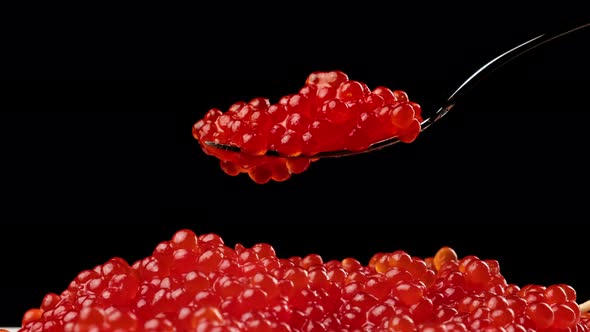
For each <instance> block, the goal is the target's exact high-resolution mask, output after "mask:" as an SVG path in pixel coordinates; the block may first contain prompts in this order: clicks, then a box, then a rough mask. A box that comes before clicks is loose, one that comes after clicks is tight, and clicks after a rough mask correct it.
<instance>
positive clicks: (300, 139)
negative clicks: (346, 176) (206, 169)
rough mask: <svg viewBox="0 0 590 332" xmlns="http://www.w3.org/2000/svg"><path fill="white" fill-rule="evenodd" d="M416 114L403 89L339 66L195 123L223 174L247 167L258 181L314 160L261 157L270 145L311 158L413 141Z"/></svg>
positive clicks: (197, 134) (297, 170)
mask: <svg viewBox="0 0 590 332" xmlns="http://www.w3.org/2000/svg"><path fill="white" fill-rule="evenodd" d="M421 113H422V110H421V108H420V105H419V104H417V103H415V102H413V101H410V99H409V98H408V95H407V93H406V92H404V91H402V90H391V89H389V88H387V87H384V86H378V87H376V88H375V89H373V90H371V89H369V87H368V86H367V84H365V83H364V82H361V81H356V80H350V79H349V78H348V75H347V74H345V73H343V72H342V71H330V72H313V73H311V74H310V75H309V76H308V78H307V79H306V82H305V85H304V86H303V87H302V88H301V89H300V90H299V92H297V93H294V94H290V95H286V96H284V97H282V98H281V99H280V100H279V101H278V102H277V103H276V104H272V105H271V103H270V101H269V100H268V99H267V98H262V97H258V98H254V99H252V100H250V101H249V102H244V101H242V102H236V103H234V104H233V105H231V106H230V107H229V109H228V110H227V111H226V112H222V111H221V110H220V109H217V108H213V109H211V110H209V111H208V112H207V113H206V115H205V116H204V117H203V118H202V119H200V120H199V121H197V122H196V123H195V124H194V126H193V136H194V137H195V138H196V139H197V140H198V141H199V143H200V146H201V148H202V149H203V151H204V152H205V153H207V154H209V155H213V156H215V157H217V158H218V159H219V160H220V163H221V168H222V170H223V171H224V172H225V173H227V174H229V175H238V174H240V173H247V174H248V175H249V176H250V177H251V178H252V180H254V181H255V182H256V183H266V182H269V181H270V180H274V181H284V180H287V179H289V178H290V176H291V174H297V173H300V172H303V171H304V170H305V169H307V167H308V166H309V163H310V162H311V160H313V159H309V158H301V159H286V158H276V157H275V158H265V157H262V156H263V155H265V154H267V152H268V151H272V152H274V153H275V154H276V155H278V156H279V157H301V156H308V157H313V156H314V155H317V154H318V153H321V152H326V151H335V150H348V151H361V150H365V149H367V148H368V147H369V146H370V145H372V144H374V143H376V142H379V141H382V140H384V139H388V138H392V137H397V138H398V139H399V140H400V141H401V142H405V143H410V142H412V141H414V140H415V139H416V137H417V136H418V134H419V133H420V129H421V125H420V124H421V122H422V116H421ZM204 142H213V143H216V144H223V145H225V146H232V147H235V148H238V149H239V151H241V152H242V153H240V154H238V153H235V152H234V153H232V152H231V151H227V150H220V149H217V148H213V147H211V146H209V145H206V144H204ZM294 160H297V161H294Z"/></svg>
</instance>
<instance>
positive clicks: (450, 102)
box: [422, 22, 590, 130]
mask: <svg viewBox="0 0 590 332" xmlns="http://www.w3.org/2000/svg"><path fill="white" fill-rule="evenodd" d="M587 27H590V22H589V23H584V24H581V25H577V26H575V27H573V28H571V27H570V28H569V29H567V30H559V31H556V32H549V33H544V34H541V35H538V36H536V37H534V38H531V39H529V40H527V41H525V42H524V43H522V44H520V45H518V46H515V47H513V48H511V49H509V50H508V51H506V52H504V53H502V54H500V55H498V56H497V57H495V58H494V59H492V60H491V61H489V62H488V63H486V64H485V65H483V66H482V67H481V68H479V69H478V70H477V71H476V72H475V73H473V74H472V75H471V76H470V77H469V78H468V79H467V80H465V81H464V82H463V83H462V84H461V85H460V86H459V87H458V88H457V89H456V90H455V92H453V93H452V94H451V95H450V96H449V97H448V98H447V100H446V102H445V104H444V105H443V106H442V107H440V108H439V109H438V110H437V111H436V112H435V113H434V114H433V115H432V116H430V117H428V118H427V119H425V120H424V121H423V122H422V130H424V129H426V128H427V127H428V126H430V125H431V124H433V123H435V122H436V121H438V120H439V119H440V118H442V117H443V116H444V115H445V114H447V113H448V112H449V111H450V110H451V109H452V108H453V107H454V106H455V105H456V103H457V101H458V100H459V99H460V98H461V97H462V96H463V95H465V94H466V92H468V91H469V90H471V89H472V88H473V87H475V86H476V85H477V83H479V81H481V79H483V78H484V77H486V76H488V75H490V74H491V73H493V72H494V71H496V70H497V69H499V68H500V67H502V66H504V65H506V64H508V63H510V62H511V61H512V60H514V59H516V58H518V57H520V56H521V55H523V54H525V53H528V52H529V51H531V50H533V49H535V48H537V47H539V46H541V45H543V44H546V43H548V42H550V41H552V40H555V39H558V38H561V37H563V36H566V35H569V34H571V33H573V32H575V31H578V30H581V29H584V28H587Z"/></svg>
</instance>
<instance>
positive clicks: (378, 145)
mask: <svg viewBox="0 0 590 332" xmlns="http://www.w3.org/2000/svg"><path fill="white" fill-rule="evenodd" d="M589 26H590V23H586V24H582V25H579V26H576V27H574V28H571V29H569V30H566V31H559V32H554V33H545V34H542V35H539V36H537V37H534V38H532V39H530V40H527V41H526V42H524V43H522V44H520V45H518V46H516V47H514V48H512V49H510V50H508V51H506V52H504V53H502V54H500V55H499V56H497V57H496V58H494V59H492V60H491V61H489V62H488V63H486V64H485V65H484V66H482V67H481V68H480V69H478V70H477V71H476V72H475V73H473V74H472V75H471V76H470V77H469V78H468V79H467V80H465V81H464V82H463V83H462V84H461V85H460V86H459V88H457V89H456V90H455V91H454V92H453V93H452V94H451V95H450V96H449V98H448V99H447V100H446V102H445V103H444V105H442V106H441V107H440V108H438V109H437V110H435V111H433V112H431V114H426V112H423V113H422V117H421V121H420V125H421V126H420V129H419V131H420V132H423V131H424V130H426V129H427V128H429V127H430V126H431V125H432V124H434V123H435V122H437V121H439V120H440V119H441V118H442V117H444V116H445V115H446V114H447V113H448V112H449V111H450V110H451V109H453V107H454V106H455V105H456V104H457V102H458V101H459V100H460V99H461V97H462V96H464V95H465V94H466V92H468V91H469V90H470V89H471V88H472V87H474V86H475V85H476V84H477V83H478V82H479V81H480V79H482V78H484V77H485V76H487V75H489V74H490V73H492V72H493V71H495V70H496V69H498V68H500V67H501V66H503V65H506V64H507V63H509V62H510V61H512V60H514V59H515V58H517V57H519V56H521V55H523V54H525V53H527V52H529V51H531V50H533V49H535V48H537V47H538V46H541V45H543V44H545V43H548V42H550V41H552V40H555V39H558V38H560V37H563V36H566V35H569V34H570V33H572V32H575V31H578V30H580V29H583V28H586V27H589ZM400 142H402V140H401V139H400V137H399V136H397V135H396V136H392V137H389V138H386V139H381V140H378V141H376V142H374V143H372V144H370V145H369V146H368V147H367V148H365V149H360V150H329V151H320V152H317V153H313V154H298V155H295V156H288V155H284V154H281V153H279V152H278V151H274V150H268V151H266V153H265V154H263V155H262V156H263V157H280V158H289V159H293V158H306V159H311V160H316V159H320V158H332V157H344V156H351V155H357V154H361V153H368V152H372V151H376V150H380V149H383V148H386V147H389V146H392V145H394V144H397V143H400ZM202 144H203V145H204V146H205V147H206V148H208V149H214V150H220V151H227V152H233V153H238V154H242V155H244V156H245V157H247V156H248V155H249V153H247V152H245V151H243V150H242V149H240V147H238V146H236V145H230V144H224V143H220V142H218V141H210V140H205V141H203V142H202ZM252 157H254V156H252ZM256 157H261V156H256Z"/></svg>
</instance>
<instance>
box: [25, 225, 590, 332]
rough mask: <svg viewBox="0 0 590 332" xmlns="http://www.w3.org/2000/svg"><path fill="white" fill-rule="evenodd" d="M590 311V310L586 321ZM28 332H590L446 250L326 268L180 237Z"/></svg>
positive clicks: (567, 293)
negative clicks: (432, 253) (433, 253)
mask: <svg viewBox="0 0 590 332" xmlns="http://www.w3.org/2000/svg"><path fill="white" fill-rule="evenodd" d="M584 310H587V309H584ZM22 326H23V327H22V328H21V329H20V332H41V331H43V332H62V331H63V332H86V331H88V332H90V331H93V332H101V331H105V332H111V331H112V332H115V331H116V332H172V331H177V332H181V331H182V332H240V331H241V332H323V331H333V332H352V331H359V332H360V331H368V332H371V331H375V332H378V331H379V332H381V331H382V332H386V331H394V332H412V331H416V332H462V331H482V332H533V331H535V332H559V331H563V332H588V331H590V315H589V314H588V313H587V312H582V311H581V310H580V308H579V307H578V305H577V304H576V292H575V290H574V289H573V288H572V287H571V286H568V285H567V284H555V285H549V286H543V285H535V284H530V285H525V286H523V287H519V286H518V285H516V284H509V283H507V281H506V280H505V278H504V277H503V276H502V274H501V273H500V266H499V263H498V261H496V260H491V259H480V258H478V257H477V256H474V255H469V256H464V257H462V258H459V257H458V256H457V254H456V253H455V251H454V250H453V249H451V248H449V247H443V248H441V249H440V250H439V251H438V252H436V254H435V255H434V256H433V257H427V258H424V259H422V258H419V257H415V256H414V257H413V256H410V255H409V254H408V253H406V252H404V251H401V250H398V251H393V252H387V253H376V254H375V255H374V256H373V257H372V258H371V259H370V261H369V262H368V263H367V264H366V265H364V264H362V263H361V262H360V261H358V260H356V259H354V258H350V257H349V258H344V259H342V260H329V261H324V260H323V259H322V257H321V256H320V255H319V254H313V253H312V254H308V255H307V256H302V257H290V258H281V257H278V256H277V255H276V253H275V250H274V249H273V247H272V246H271V245H269V244H266V243H259V244H255V245H253V246H251V247H245V246H243V245H241V244H236V245H235V246H234V247H229V246H227V245H225V244H224V242H223V240H222V238H221V237H220V236H218V235H216V234H203V235H200V236H196V235H195V233H194V232H193V231H191V230H188V229H183V230H179V231H177V232H176V233H175V234H174V235H173V236H172V238H171V239H170V240H166V241H163V242H161V243H159V244H158V245H157V246H156V248H155V249H154V251H153V253H152V254H151V256H148V257H145V258H143V259H141V260H139V261H137V262H135V263H134V264H132V265H129V264H128V263H126V261H125V260H123V259H121V258H118V257H115V258H112V259H110V260H108V261H107V262H105V263H104V264H102V265H99V266H96V267H95V268H93V269H90V270H85V271H82V272H80V273H79V274H78V275H77V276H76V277H75V278H74V280H73V281H72V282H71V283H70V285H69V287H68V288H67V289H66V290H64V291H63V292H61V294H57V293H49V294H47V295H46V296H45V297H44V298H43V299H42V301H41V304H40V306H39V307H38V308H33V309H29V310H28V311H27V312H26V313H25V314H24V316H23V319H22Z"/></svg>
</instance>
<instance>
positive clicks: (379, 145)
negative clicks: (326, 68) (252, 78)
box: [193, 23, 590, 183]
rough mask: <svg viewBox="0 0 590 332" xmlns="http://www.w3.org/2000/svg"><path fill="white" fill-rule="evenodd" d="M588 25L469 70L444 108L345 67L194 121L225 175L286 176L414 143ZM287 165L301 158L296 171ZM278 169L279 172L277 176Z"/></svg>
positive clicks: (540, 39) (262, 179)
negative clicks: (535, 55) (487, 84)
mask: <svg viewBox="0 0 590 332" xmlns="http://www.w3.org/2000/svg"><path fill="white" fill-rule="evenodd" d="M588 26H590V23H587V24H583V25H580V26H577V27H575V28H572V29H569V30H566V31H565V32H564V31H559V32H555V33H547V34H543V35H539V36H537V37H535V38H532V39H530V40H528V41H526V42H524V43H522V44H520V45H518V46H516V47H514V48H512V49H510V50H508V51H506V52H505V53H503V54H501V55H499V56H498V57H496V58H494V59H493V60H492V61H490V62H488V63H487V64H485V65H484V66H482V67H481V68H480V69H479V70H477V71H476V72H475V73H474V74H473V75H471V76H470V77H469V78H468V79H467V80H466V81H465V82H464V83H463V84H461V85H460V86H459V88H458V89H457V90H456V91H455V92H454V93H453V94H451V95H450V97H449V98H448V99H447V100H446V102H445V103H444V104H443V106H441V107H440V108H439V109H437V110H435V111H433V112H432V111H431V112H430V113H426V112H422V108H421V107H420V105H419V104H418V103H416V102H414V101H411V100H410V99H409V97H408V95H407V94H406V93H405V92H404V91H402V90H391V89H389V88H387V87H377V88H375V89H373V90H371V89H369V87H368V86H367V85H366V84H364V83H363V82H361V81H356V80H350V79H349V78H348V76H347V75H346V74H345V73H343V72H341V71H332V72H315V73H312V74H311V75H309V77H308V78H307V80H306V84H305V86H303V88H301V90H300V91H299V92H298V93H295V94H292V95H287V96H285V97H283V98H282V99H281V100H280V101H279V102H278V103H277V104H273V105H271V104H270V102H269V101H268V99H265V98H255V99H253V100H251V101H250V102H247V103H246V102H239V103H236V104H234V105H232V106H231V107H230V108H229V110H228V111H227V112H225V113H224V112H221V110H219V109H212V110H210V111H209V112H208V113H207V114H206V115H205V117H204V118H203V119H201V120H199V121H198V122H197V123H196V124H195V125H194V127H193V135H194V137H195V138H196V139H197V140H198V141H199V143H200V145H201V147H202V149H203V151H204V152H205V153H207V154H210V155H213V156H215V157H217V158H219V159H220V162H221V167H222V169H224V171H225V172H226V173H227V174H230V175H237V174H240V173H248V174H249V175H250V177H251V178H252V179H253V180H254V181H255V182H258V183H266V182H268V181H270V180H276V181H282V180H286V179H288V178H289V177H290V174H292V173H297V171H303V170H305V169H306V168H307V166H309V163H311V162H312V161H315V160H318V159H320V158H328V157H343V156H350V155H356V154H359V153H367V152H372V151H375V150H379V149H383V148H385V147H388V146H391V145H393V144H396V143H400V142H405V143H411V142H413V141H414V140H415V139H416V138H417V137H418V135H419V134H420V133H421V132H423V131H424V130H426V129H427V128H428V127H429V126H430V125H432V124H433V123H435V122H437V121H438V120H440V119H441V118H442V117H443V116H444V115H445V114H447V113H448V112H449V111H450V110H451V109H452V108H453V107H454V106H455V105H456V103H457V101H458V100H459V99H461V98H462V96H464V95H465V94H466V93H467V92H468V91H469V90H470V89H471V88H472V87H473V86H474V85H476V84H477V83H478V82H479V81H480V79H482V78H483V77H485V76H487V75H489V74H490V73H492V72H493V71H494V70H496V69H498V68H499V67H501V66H503V65H505V64H507V63H508V62H510V61H511V60H513V59H515V58H517V57H519V56H520V55H523V54H525V53H527V52H528V51H531V50H533V49H535V48H537V47H538V46H541V45H543V44H545V43H547V42H550V41H552V40H555V39H557V38H560V37H562V36H565V35H568V34H570V33H572V32H574V31H577V30H580V29H582V28H586V27H588ZM289 164H297V165H299V166H301V167H296V168H297V171H292V170H290V168H289ZM277 174H278V175H277Z"/></svg>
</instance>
